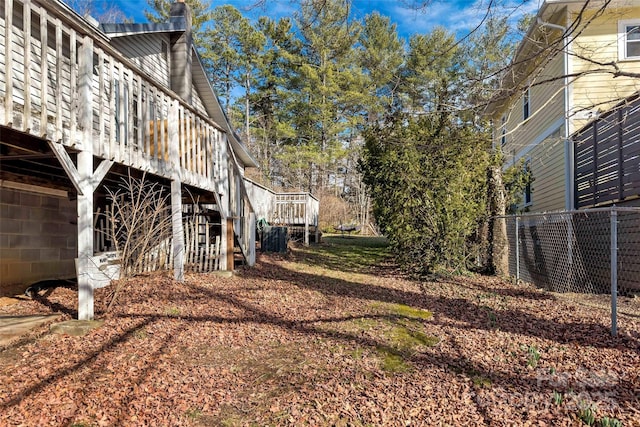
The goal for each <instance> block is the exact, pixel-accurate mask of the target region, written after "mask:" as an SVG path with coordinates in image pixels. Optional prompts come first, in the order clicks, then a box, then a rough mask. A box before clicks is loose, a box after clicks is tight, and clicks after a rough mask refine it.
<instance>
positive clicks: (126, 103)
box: [0, 0, 255, 319]
mask: <svg viewBox="0 0 640 427" xmlns="http://www.w3.org/2000/svg"><path fill="white" fill-rule="evenodd" d="M185 16H186V15H185ZM189 25H190V23H189ZM187 39H189V38H188V37H187ZM183 51H185V52H186V53H185V55H187V56H188V58H187V57H185V63H188V64H189V67H190V66H191V57H190V55H191V54H192V53H191V52H192V49H191V46H190V45H187V46H186V48H184V49H183ZM198 65H199V64H196V65H193V67H196V66H198ZM172 67H173V65H172ZM167 72H169V74H170V71H169V70H167ZM191 72H192V71H189V73H191ZM198 73H199V74H198V78H200V79H201V78H202V76H204V73H203V72H202V71H201V70H200V69H198ZM188 81H189V89H188V90H192V88H194V85H195V83H194V84H193V85H192V84H191V79H188ZM207 88H208V90H209V91H210V92H211V93H208V94H206V96H207V97H208V98H207V99H209V100H210V99H215V94H213V92H212V90H211V89H210V86H208V85H207ZM176 90H179V89H176ZM194 90H195V89H194ZM181 94H182V92H181ZM194 98H195V97H194ZM208 102H210V101H208ZM215 102H217V101H215ZM208 105H209V106H210V104H208ZM207 108H209V107H208V106H207V105H204V103H203V101H202V100H201V99H199V98H198V99H191V96H186V97H185V95H180V94H178V93H176V92H174V91H173V90H172V89H170V88H169V87H167V85H166V82H159V81H158V79H157V76H153V75H152V74H150V73H149V72H148V70H147V71H145V70H143V69H141V68H140V67H139V66H138V65H136V63H135V62H134V61H133V60H130V59H128V58H127V57H126V56H125V55H124V54H123V53H122V52H121V51H119V50H118V49H116V48H115V47H114V46H113V44H112V43H111V40H110V39H109V37H108V36H107V35H106V34H105V33H104V32H102V31H101V30H99V29H98V28H97V27H95V26H93V25H92V24H91V23H90V22H89V21H87V20H85V19H83V18H81V17H80V16H78V15H77V14H76V13H75V12H73V11H72V10H71V9H70V8H69V7H67V6H66V5H64V4H63V3H61V2H60V1H57V0H3V1H2V2H1V3H0V126H1V127H2V129H1V130H2V134H0V156H1V157H0V160H1V161H2V162H3V163H2V169H0V180H3V179H4V180H17V181H22V182H29V183H31V184H34V185H44V186H51V187H53V188H60V186H61V185H62V186H64V185H67V187H68V186H69V184H68V183H69V182H70V185H71V187H70V188H64V189H65V190H68V191H69V190H70V191H72V192H75V195H76V196H77V210H78V226H77V229H78V240H77V249H78V258H77V271H78V284H79V309H78V311H79V318H81V319H88V318H92V317H93V288H94V286H93V285H92V283H91V282H90V279H88V278H87V277H85V276H88V274H86V272H87V271H88V262H89V259H90V258H91V257H92V256H93V255H94V252H95V242H94V239H95V229H94V228H95V227H94V214H95V209H96V207H95V206H94V197H93V195H94V192H95V191H96V190H97V189H98V188H99V186H100V185H101V182H102V181H103V179H105V177H107V176H109V174H110V173H114V172H113V171H114V169H118V171H120V172H119V173H122V172H121V171H123V170H128V169H134V170H135V171H137V172H138V173H146V176H147V177H151V179H154V180H158V181H161V182H163V185H164V186H165V187H166V188H167V189H169V191H170V192H171V209H172V218H173V221H172V228H173V237H172V239H171V246H172V249H171V251H172V257H171V262H172V265H173V267H174V270H175V277H176V278H177V279H179V280H181V279H182V278H183V275H184V271H185V262H187V263H188V262H190V261H189V260H190V258H189V257H190V256H191V255H193V254H190V253H189V250H190V249H189V246H188V245H186V242H185V229H184V227H185V224H184V223H183V220H182V212H183V203H184V201H185V200H186V199H187V195H186V194H183V189H184V188H190V189H196V190H198V191H199V194H200V196H202V195H206V198H207V199H208V201H207V203H209V204H211V205H215V206H217V209H218V210H219V212H220V215H221V220H220V222H221V226H220V236H218V237H219V239H218V240H217V243H216V244H217V245H219V247H220V249H219V251H220V252H221V253H222V257H223V258H224V257H225V256H226V257H227V262H219V263H215V268H220V269H228V268H233V245H234V241H237V242H238V244H239V246H240V247H241V249H242V252H243V254H244V256H245V257H246V258H247V260H248V264H249V265H252V264H253V262H254V259H255V214H254V213H253V206H252V203H251V200H250V199H249V197H248V194H247V191H246V189H245V188H244V181H243V170H242V167H244V164H243V165H242V166H241V165H239V162H238V159H237V158H236V153H235V152H234V150H236V151H237V147H238V144H239V143H238V139H237V137H235V135H231V136H230V134H229V133H228V131H227V130H226V129H228V128H229V126H228V124H227V123H226V122H225V126H227V127H222V126H221V124H220V123H219V122H216V121H214V120H213V117H216V118H217V120H218V121H219V120H220V117H224V114H223V113H222V112H221V110H220V112H219V113H218V112H216V113H213V114H212V113H211V109H210V108H209V109H207ZM217 108H219V106H218V107H217ZM216 111H217V110H216ZM225 120H226V118H225ZM234 147H235V148H234ZM243 155H244V154H243ZM43 159H44V160H43ZM25 162H29V165H30V169H24V167H23V166H24V164H25ZM38 162H40V163H38ZM46 162H48V163H46ZM40 166H47V167H49V166H51V167H55V168H57V169H58V170H60V173H59V176H58V177H56V176H52V175H51V174H49V173H48V172H43V171H40V170H39V169H40ZM110 171H111V172H110ZM199 203H202V202H201V201H200V202H199ZM187 234H188V233H187ZM196 250H199V249H197V248H196ZM229 254H231V255H229ZM198 256H199V255H198ZM229 259H230V261H229ZM185 260H186V261H185ZM201 265H204V264H201ZM207 265H210V266H213V265H214V263H207Z"/></svg>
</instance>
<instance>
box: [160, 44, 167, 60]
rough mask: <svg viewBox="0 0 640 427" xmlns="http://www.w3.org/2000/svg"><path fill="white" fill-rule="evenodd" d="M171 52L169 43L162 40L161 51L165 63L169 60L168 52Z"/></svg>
mask: <svg viewBox="0 0 640 427" xmlns="http://www.w3.org/2000/svg"><path fill="white" fill-rule="evenodd" d="M168 50H169V45H168V44H167V42H165V41H164V40H162V41H161V42H160V51H161V52H162V59H164V60H165V61H166V60H167V57H168V55H167V51H168Z"/></svg>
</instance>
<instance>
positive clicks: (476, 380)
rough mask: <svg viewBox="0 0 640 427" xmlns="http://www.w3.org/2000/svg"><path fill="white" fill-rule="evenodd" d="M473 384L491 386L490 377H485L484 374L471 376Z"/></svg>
mask: <svg viewBox="0 0 640 427" xmlns="http://www.w3.org/2000/svg"><path fill="white" fill-rule="evenodd" d="M471 381H472V382H473V385H475V386H476V387H480V388H488V387H490V386H491V378H487V377H485V376H484V375H481V374H476V375H473V376H472V377H471Z"/></svg>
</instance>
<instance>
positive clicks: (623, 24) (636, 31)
mask: <svg viewBox="0 0 640 427" xmlns="http://www.w3.org/2000/svg"><path fill="white" fill-rule="evenodd" d="M618 36H619V37H618V56H619V59H640V20H633V21H620V22H619V23H618Z"/></svg>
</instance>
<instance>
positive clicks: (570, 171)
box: [537, 17, 575, 211]
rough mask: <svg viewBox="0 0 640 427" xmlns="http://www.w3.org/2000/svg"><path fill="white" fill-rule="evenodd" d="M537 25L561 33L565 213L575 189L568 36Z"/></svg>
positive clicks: (539, 20) (562, 28)
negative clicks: (570, 115) (570, 122)
mask: <svg viewBox="0 0 640 427" xmlns="http://www.w3.org/2000/svg"><path fill="white" fill-rule="evenodd" d="M537 23H538V25H540V26H541V27H546V28H551V29H554V30H559V31H562V34H563V36H562V39H563V40H562V45H563V49H562V54H563V57H564V58H563V73H564V78H563V80H564V83H563V84H564V113H563V114H564V186H565V191H564V208H565V210H566V211H572V210H573V209H574V207H573V201H574V198H575V189H574V185H573V175H574V170H575V159H574V147H573V144H572V143H571V140H570V138H569V137H570V136H571V134H570V131H569V101H570V99H569V87H570V82H569V44H570V42H569V34H567V30H568V28H567V27H566V26H562V25H558V24H553V23H551V22H545V21H543V20H542V18H540V17H538V18H537Z"/></svg>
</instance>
